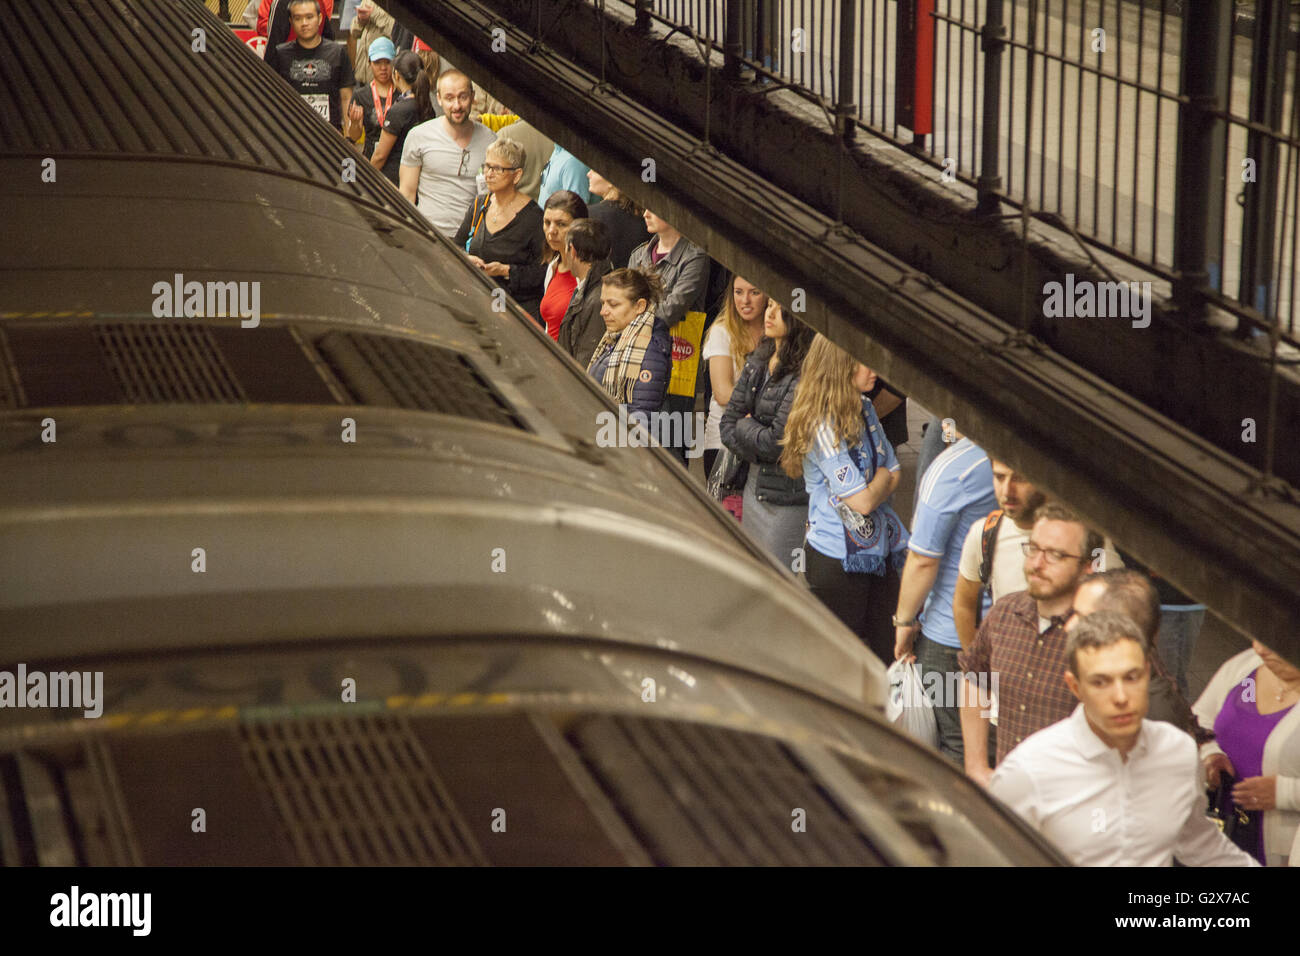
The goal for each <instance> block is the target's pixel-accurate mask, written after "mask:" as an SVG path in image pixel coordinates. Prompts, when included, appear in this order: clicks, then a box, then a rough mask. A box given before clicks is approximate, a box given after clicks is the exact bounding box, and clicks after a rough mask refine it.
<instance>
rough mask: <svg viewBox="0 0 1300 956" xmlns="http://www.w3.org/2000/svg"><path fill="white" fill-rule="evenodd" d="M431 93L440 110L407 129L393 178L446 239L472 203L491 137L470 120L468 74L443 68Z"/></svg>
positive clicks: (471, 93)
mask: <svg viewBox="0 0 1300 956" xmlns="http://www.w3.org/2000/svg"><path fill="white" fill-rule="evenodd" d="M437 92H438V105H439V106H440V107H441V108H442V115H441V116H439V117H437V118H436V119H431V120H429V121H427V122H425V123H421V124H419V125H418V126H415V127H412V129H411V131H410V133H408V134H407V136H406V146H405V148H404V149H403V150H402V167H401V171H400V172H399V174H398V179H399V184H400V188H401V190H402V195H403V196H405V197H406V198H407V199H408V200H409V201H410V202H411V203H413V204H415V205H416V206H417V207H418V208H419V211H420V213H421V214H422V215H423V216H424V218H425V219H427V220H429V223H430V224H431V225H432V226H433V227H434V228H435V229H437V230H438V231H439V232H440V233H442V234H443V235H444V236H446V237H447V238H449V239H450V238H451V237H453V236H455V235H456V230H457V229H459V228H460V224H461V220H463V219H464V218H465V213H466V212H468V211H469V208H470V206H471V205H473V203H474V197H475V196H476V195H477V194H478V191H479V190H478V176H479V168H480V167H481V166H482V165H483V164H484V163H485V162H486V161H487V149H488V147H489V146H491V145H492V143H493V142H494V141H495V140H496V138H497V137H496V133H494V132H492V131H491V130H490V129H488V128H487V127H486V126H484V125H483V124H482V123H478V122H475V121H474V120H472V119H470V110H471V109H472V107H473V105H474V86H473V84H472V83H470V80H469V77H468V76H466V75H465V74H464V73H462V72H460V70H447V71H446V72H445V73H443V74H442V75H441V76H439V77H438V90H437ZM417 200H418V201H417Z"/></svg>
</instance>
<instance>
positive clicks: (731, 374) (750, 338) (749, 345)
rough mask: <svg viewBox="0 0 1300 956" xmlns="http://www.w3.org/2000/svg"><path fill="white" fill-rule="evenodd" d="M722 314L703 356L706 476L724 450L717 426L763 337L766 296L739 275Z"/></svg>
mask: <svg viewBox="0 0 1300 956" xmlns="http://www.w3.org/2000/svg"><path fill="white" fill-rule="evenodd" d="M727 287H728V288H729V289H730V290H731V294H730V295H729V296H727V299H726V302H725V303H724V304H723V306H722V311H721V312H719V313H718V317H717V318H716V319H714V320H713V325H711V326H709V334H708V336H707V337H706V338H705V339H704V349H703V350H702V351H701V352H700V357H701V358H703V359H704V362H705V364H706V365H707V366H708V369H709V383H710V384H711V385H712V386H713V398H711V399H710V400H709V417H708V419H706V420H705V422H704V473H705V474H706V475H708V474H711V473H712V472H713V463H714V461H715V460H716V459H717V457H718V455H719V454H720V453H721V451H722V435H721V433H720V432H719V431H718V426H719V424H721V422H722V412H723V409H725V408H726V407H727V403H728V402H729V401H731V390H732V389H733V388H735V387H736V380H737V379H738V378H740V373H741V370H742V369H744V367H745V358H746V357H747V356H748V355H749V353H750V352H752V351H754V349H755V348H756V347H757V346H758V343H759V342H760V341H761V340H762V338H763V314H764V313H765V312H766V311H767V296H766V295H764V294H763V293H762V292H760V291H759V290H758V289H756V288H755V287H754V286H753V285H752V284H751V283H749V282H747V281H746V280H745V279H742V278H741V277H740V276H738V275H733V276H732V277H731V282H730V283H728V286H727Z"/></svg>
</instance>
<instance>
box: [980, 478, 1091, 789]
mask: <svg viewBox="0 0 1300 956" xmlns="http://www.w3.org/2000/svg"><path fill="white" fill-rule="evenodd" d="M1101 546H1102V538H1101V535H1100V534H1098V533H1097V532H1096V531H1093V530H1091V529H1090V528H1088V526H1087V525H1085V524H1084V523H1083V521H1082V520H1081V519H1080V518H1079V517H1078V516H1077V515H1075V514H1074V513H1073V512H1071V511H1068V510H1067V509H1065V508H1064V507H1062V506H1061V505H1058V504H1045V505H1043V506H1042V507H1041V508H1039V509H1038V512H1037V514H1036V515H1035V519H1034V527H1033V531H1031V532H1030V535H1029V540H1028V541H1026V542H1024V543H1023V548H1022V550H1023V551H1024V553H1025V561H1024V570H1025V580H1026V583H1027V585H1028V587H1027V589H1026V590H1024V591H1020V592H1018V593H1015V594H1010V595H1007V596H1006V597H1004V598H1002V600H1000V601H998V602H997V603H996V604H994V605H993V609H992V610H991V611H990V612H989V616H988V618H986V619H985V621H984V623H983V624H981V625H980V628H979V631H978V632H977V633H976V635H975V641H974V643H973V644H972V645H971V647H970V648H968V649H967V650H964V651H962V652H961V654H959V655H958V657H957V663H958V666H959V667H960V668H961V669H962V670H963V671H965V672H966V677H965V681H964V682H963V684H964V688H965V690H966V694H965V695H964V696H965V699H963V700H962V701H960V705H961V731H962V741H963V745H964V746H963V750H964V753H965V764H966V773H967V774H968V775H969V776H970V777H972V778H973V779H975V780H977V781H979V782H980V783H982V784H984V785H986V786H987V785H988V782H989V779H990V777H992V775H993V769H992V768H991V767H990V766H989V764H988V723H987V722H986V721H987V718H988V714H987V711H982V710H981V707H987V706H988V704H987V693H988V690H989V689H990V688H992V689H995V690H996V692H997V695H998V701H999V703H998V716H999V721H998V747H997V762H998V763H1001V762H1002V760H1003V759H1004V758H1005V757H1006V755H1007V754H1008V753H1010V752H1011V750H1012V749H1014V748H1015V746H1016V745H1017V744H1018V743H1020V742H1021V741H1023V740H1024V739H1025V738H1026V737H1028V736H1029V735H1030V734H1033V733H1036V732H1037V731H1039V730H1042V729H1043V728H1044V727H1047V726H1048V725H1050V724H1054V723H1056V722H1057V721H1058V720H1064V719H1065V718H1066V717H1068V716H1070V713H1071V711H1073V710H1074V705H1075V699H1074V695H1073V694H1071V692H1070V689H1069V688H1068V687H1067V686H1066V684H1065V682H1064V681H1063V680H1062V677H1061V675H1062V674H1063V673H1064V672H1065V664H1066V661H1065V641H1066V633H1065V622H1066V620H1067V618H1068V617H1069V616H1070V609H1071V604H1072V603H1073V601H1074V592H1075V591H1076V590H1077V589H1078V587H1079V582H1081V581H1082V580H1083V578H1084V575H1086V574H1088V573H1089V566H1090V564H1091V562H1092V553H1093V549H1094V548H1100V547H1101ZM958 686H959V687H961V686H962V684H959V685H958ZM981 689H982V690H983V691H984V693H983V694H980V693H978V692H979V691H980V690H981ZM981 697H982V698H984V699H983V701H981Z"/></svg>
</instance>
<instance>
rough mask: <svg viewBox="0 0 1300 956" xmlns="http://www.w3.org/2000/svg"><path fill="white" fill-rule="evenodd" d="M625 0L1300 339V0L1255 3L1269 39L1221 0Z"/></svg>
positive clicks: (1195, 299)
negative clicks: (907, 65)
mask: <svg viewBox="0 0 1300 956" xmlns="http://www.w3.org/2000/svg"><path fill="white" fill-rule="evenodd" d="M595 2H597V3H598V4H599V3H601V2H602V0H595ZM619 2H620V0H604V4H605V5H606V6H608V7H613V6H616V5H619ZM623 5H624V6H626V7H629V8H631V9H632V11H633V13H634V15H635V16H636V17H637V20H638V22H639V23H641V24H642V25H643V26H648V25H649V23H650V22H651V21H657V22H660V23H662V24H664V25H666V26H668V27H669V28H670V29H671V30H672V31H673V32H674V33H677V34H684V35H686V36H689V37H691V38H693V39H694V40H695V41H696V42H697V44H698V45H699V47H700V49H701V52H704V53H706V54H707V55H709V56H712V55H714V54H716V53H721V54H722V55H723V59H724V62H725V64H726V66H725V69H726V71H727V72H728V74H729V75H731V76H732V77H733V78H734V77H737V76H739V75H741V74H742V73H744V74H745V75H752V76H753V77H755V78H756V81H757V82H758V83H760V84H763V85H766V86H768V87H771V88H778V87H784V88H787V89H789V90H792V91H793V92H796V93H798V94H800V95H801V96H803V97H805V98H806V99H808V100H811V101H813V102H816V103H819V104H820V105H821V106H822V107H823V109H824V110H825V112H826V115H827V118H828V121H829V122H831V123H832V124H836V123H838V125H840V126H841V127H844V125H845V124H846V123H848V124H852V125H854V126H856V127H857V128H860V129H862V130H865V131H868V132H870V133H871V134H873V135H876V136H881V137H884V138H886V139H888V140H890V141H892V142H894V143H896V144H897V145H899V146H902V147H905V148H907V149H909V150H910V151H911V152H913V153H914V154H915V155H917V156H920V157H922V158H923V159H925V160H926V161H927V162H930V163H931V164H933V165H934V166H935V167H936V168H938V169H939V170H940V171H943V170H945V169H946V170H948V171H949V173H950V175H953V176H955V177H956V178H958V179H961V180H963V181H965V182H967V183H969V184H970V185H972V186H975V187H976V188H977V189H978V191H979V194H980V195H979V201H978V208H979V209H981V210H982V211H984V212H987V213H991V214H996V213H999V212H1000V211H1001V209H1002V203H1008V204H1010V205H1012V206H1013V207H1015V208H1017V209H1021V210H1022V211H1023V212H1024V213H1025V214H1027V215H1032V216H1034V217H1036V218H1039V219H1042V220H1045V221H1047V222H1049V223H1052V224H1054V225H1057V226H1060V227H1062V228H1065V229H1068V230H1069V231H1070V232H1072V233H1073V234H1074V235H1075V236H1076V238H1078V239H1079V240H1080V241H1081V242H1084V243H1086V244H1087V245H1089V246H1093V247H1096V248H1098V249H1101V250H1103V251H1105V252H1108V253H1110V254H1112V255H1115V256H1117V257H1119V258H1121V259H1124V260H1127V261H1129V262H1132V263H1134V264H1136V265H1140V266H1142V267H1144V268H1146V269H1149V270H1150V271H1152V272H1154V273H1156V274H1157V275H1160V276H1162V277H1164V278H1166V279H1168V280H1169V281H1170V282H1171V283H1172V284H1173V286H1174V289H1175V296H1176V299H1177V300H1178V301H1179V303H1180V306H1181V307H1182V308H1183V309H1185V310H1186V313H1187V314H1188V316H1189V317H1190V318H1191V319H1192V320H1195V319H1196V318H1198V317H1199V315H1200V314H1202V313H1203V311H1204V309H1205V307H1206V306H1207V305H1214V306H1217V307H1219V308H1222V309H1225V310H1227V311H1228V312H1230V313H1232V314H1233V315H1235V316H1236V317H1237V321H1238V327H1239V331H1240V332H1241V334H1242V335H1243V336H1248V335H1252V334H1254V335H1260V334H1265V335H1269V336H1270V337H1271V338H1273V340H1274V346H1275V349H1276V345H1277V343H1279V342H1282V341H1285V342H1288V343H1289V344H1291V345H1292V346H1295V345H1300V340H1298V339H1297V338H1296V332H1297V329H1296V323H1295V318H1294V316H1293V314H1292V313H1293V304H1294V302H1295V284H1296V273H1297V258H1296V246H1297V241H1296V220H1297V208H1298V207H1300V201H1298V200H1300V114H1298V112H1297V99H1296V90H1297V85H1298V84H1297V80H1296V75H1297V57H1296V54H1295V51H1294V50H1293V49H1292V47H1293V46H1294V43H1293V40H1294V35H1293V29H1294V25H1293V20H1294V16H1293V12H1292V5H1291V4H1289V3H1287V2H1286V0H1258V2H1255V3H1253V4H1250V5H1249V6H1250V7H1251V10H1250V12H1251V13H1252V14H1254V22H1253V25H1252V29H1251V31H1250V32H1251V34H1252V35H1251V36H1244V35H1241V32H1240V31H1237V30H1234V23H1233V16H1234V6H1233V5H1231V4H1227V3H1219V2H1213V0H1208V2H1205V3H1194V4H1185V3H1177V2H1172V0H1165V2H1162V3H1157V2H1154V0H1145V2H1137V0H1055V2H1053V0H931V2H930V4H929V5H930V6H932V7H933V10H932V11H926V10H925V9H924V7H925V0H921V2H920V4H919V5H920V6H921V7H922V10H921V12H920V14H919V15H918V14H917V12H916V7H917V6H918V4H917V3H915V2H913V0H631V2H628V3H626V4H623ZM900 16H901V17H903V18H904V19H905V20H906V21H908V22H910V21H911V20H915V22H916V23H917V30H918V32H924V31H925V30H927V29H928V30H929V31H931V34H932V37H933V65H932V68H931V71H930V76H929V80H930V83H931V84H932V90H933V93H932V96H931V99H930V106H931V108H932V114H933V122H932V126H931V127H930V130H929V131H928V132H927V133H925V134H918V133H914V132H913V131H912V130H911V129H909V128H908V127H907V126H906V125H905V123H906V121H907V115H906V114H907V110H906V109H903V110H900V108H899V98H900V97H899V94H900V89H902V87H903V84H904V81H905V80H906V77H905V76H902V75H901V71H900V68H899V65H900V56H899V54H900V49H899V44H898V38H899V30H900V23H899V20H900ZM845 25H847V26H849V28H850V30H849V34H848V35H847V36H846V34H845V32H844V30H843V27H844V26H845ZM849 51H851V69H847V70H846V69H845V66H846V60H847V56H846V54H848V53H849ZM903 52H906V51H903ZM918 125H919V124H918ZM845 132H847V130H845ZM1180 151H1181V152H1180ZM1180 155H1181V156H1182V162H1181V163H1180ZM1252 177H1253V179H1252ZM1282 361H1283V362H1286V361H1288V360H1287V359H1285V358H1283V359H1282Z"/></svg>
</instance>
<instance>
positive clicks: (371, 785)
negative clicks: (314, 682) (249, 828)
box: [240, 714, 487, 866]
mask: <svg viewBox="0 0 1300 956" xmlns="http://www.w3.org/2000/svg"><path fill="white" fill-rule="evenodd" d="M240 733H241V737H242V741H243V747H244V752H245V755H246V756H247V758H248V759H249V761H250V762H251V763H252V764H253V766H254V767H255V769H256V774H257V777H258V779H259V780H260V782H261V784H262V785H263V786H265V788H266V789H267V791H268V792H269V794H270V797H271V800H272V801H273V803H274V806H275V809H276V813H277V816H278V818H279V822H280V825H281V826H282V827H283V829H284V830H285V832H286V835H287V836H288V839H289V842H290V843H291V845H292V846H293V848H294V852H295V855H296V856H297V858H298V860H299V862H300V863H302V864H305V865H314V866H338V865H355V866H383V865H389V866H419V865H441V866H448V865H458V864H459V865H479V866H482V865H485V864H486V862H487V861H486V859H485V857H484V855H483V851H482V850H481V849H480V848H479V846H478V845H477V843H475V841H474V838H473V837H472V836H471V835H470V832H469V830H468V828H467V827H466V825H465V821H464V820H463V819H461V816H460V813H459V812H458V811H457V810H456V808H455V804H454V803H453V802H452V800H451V798H450V797H449V796H448V794H447V788H446V787H445V786H444V784H443V782H442V780H441V779H440V778H439V775H438V773H437V771H436V770H435V769H434V766H433V764H432V762H431V761H430V759H429V756H428V754H427V753H426V752H425V750H424V748H423V747H422V746H421V745H420V743H419V741H418V740H416V738H415V737H414V736H413V735H412V733H411V731H410V728H409V726H408V725H407V724H406V722H405V721H402V720H400V719H397V718H394V717H388V716H383V715H372V714H365V715H361V716H357V717H343V716H338V717H313V718H298V719H293V720H274V721H254V722H249V723H246V724H244V725H242V726H241V729H240Z"/></svg>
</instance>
